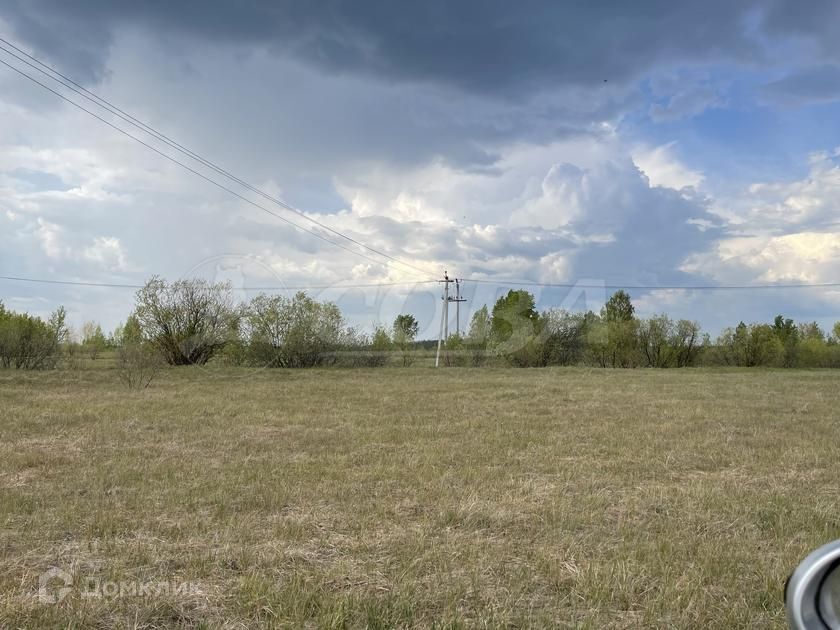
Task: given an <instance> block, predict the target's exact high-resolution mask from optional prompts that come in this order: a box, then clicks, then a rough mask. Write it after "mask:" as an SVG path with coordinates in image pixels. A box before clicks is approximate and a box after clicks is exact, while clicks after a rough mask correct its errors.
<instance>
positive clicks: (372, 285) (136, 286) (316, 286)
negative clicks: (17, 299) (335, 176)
mask: <svg viewBox="0 0 840 630" xmlns="http://www.w3.org/2000/svg"><path fill="white" fill-rule="evenodd" d="M0 280H10V281H13V282H29V283H36V284H58V285H66V286H73V287H100V288H105V289H142V288H144V287H145V286H146V285H144V284H120V283H110V282H83V281H75V280H46V279H43V278H22V277H19V276H0ZM435 282H437V281H436V280H416V281H412V282H371V283H367V284H364V283H363V284H314V285H306V286H302V285H289V286H273V287H272V286H264V287H233V290H235V291H307V290H314V289H370V288H376V287H398V286H410V285H415V284H434V283H435Z"/></svg>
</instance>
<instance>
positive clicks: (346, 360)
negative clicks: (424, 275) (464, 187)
mask: <svg viewBox="0 0 840 630" xmlns="http://www.w3.org/2000/svg"><path fill="white" fill-rule="evenodd" d="M65 322H66V312H65V311H64V309H63V308H60V309H58V310H57V311H56V312H55V313H53V314H52V315H51V317H49V318H48V319H47V320H46V321H44V320H42V319H40V318H37V317H34V316H32V315H28V314H25V313H15V312H13V311H9V310H7V309H5V308H4V307H3V306H2V303H0V366H2V367H7V368H21V369H45V368H53V367H56V366H57V365H58V363H59V361H60V360H61V359H62V358H72V357H73V356H77V355H79V354H84V355H87V356H89V358H91V359H94V360H95V359H96V358H97V357H98V356H100V355H101V353H102V352H104V351H106V350H113V351H115V352H116V353H117V358H118V361H119V363H120V365H121V366H123V367H124V368H125V371H126V377H125V378H126V380H128V381H130V382H129V385H131V386H134V385H139V386H145V385H144V383H145V384H146V385H147V384H148V382H147V379H148V380H151V376H153V374H154V372H155V370H156V367H157V366H159V365H161V364H169V365H204V364H207V363H209V362H211V361H213V362H214V363H216V362H218V363H223V364H229V365H240V366H261V367H285V368H307V367H317V366H327V365H340V366H348V367H379V366H383V365H386V364H395V365H402V366H409V365H411V364H412V363H413V362H414V361H415V360H416V358H417V357H418V355H421V354H423V352H426V353H428V352H430V351H431V350H432V348H433V347H434V346H433V344H430V343H429V342H418V341H417V339H416V337H417V334H418V331H419V326H418V322H417V319H416V318H415V317H414V315H412V314H410V313H402V314H400V315H398V316H397V317H396V318H395V320H394V321H393V322H392V323H391V325H389V326H384V325H378V326H376V327H375V328H374V330H373V331H372V332H370V333H367V332H364V331H361V330H359V329H358V328H355V327H353V326H349V325H348V324H347V323H346V321H345V319H344V316H343V315H342V313H341V310H340V309H339V307H338V306H337V305H336V304H335V303H332V302H326V301H325V302H322V301H318V300H316V299H314V298H312V297H310V296H309V295H307V294H306V293H304V292H299V293H296V294H295V295H293V296H284V295H266V294H260V295H257V296H256V297H254V298H253V299H251V300H250V301H249V302H247V303H240V302H238V301H237V300H235V299H234V297H233V291H232V289H231V287H230V285H228V284H225V283H210V282H207V281H205V280H201V279H191V280H178V281H176V282H172V283H168V282H166V281H165V280H163V279H161V278H158V277H154V278H152V279H151V280H149V281H148V282H147V283H146V284H145V286H144V287H143V288H142V289H140V290H139V291H138V292H137V293H136V296H135V306H134V310H133V311H132V313H131V314H130V315H129V317H128V318H127V319H126V321H125V323H124V324H121V325H120V326H118V327H117V328H116V329H115V330H114V331H113V332H111V333H110V334H108V335H106V334H105V333H104V332H103V331H102V328H101V326H99V325H98V324H96V323H95V322H87V323H85V324H84V325H83V326H82V329H81V334H80V335H78V336H76V338H72V337H71V334H70V331H69V330H68V328H67V326H66V323H65ZM443 363H444V364H445V365H448V366H466V365H471V366H482V365H513V366H519V367H541V366H550V365H589V366H597V367H603V368H607V367H611V368H637V367H652V368H677V367H691V366H723V365H731V366H743V367H757V366H767V367H840V322H838V324H835V326H834V328H833V330H832V331H830V333H826V332H825V331H823V330H822V329H821V328H820V327H819V326H818V325H817V324H816V322H810V323H800V324H796V323H795V322H794V321H793V320H792V319H789V318H784V317H783V316H781V315H779V316H778V317H776V318H775V320H774V321H773V322H772V323H752V324H745V323H744V322H740V323H739V324H738V325H737V326H735V327H732V328H727V329H725V330H724V331H723V332H722V333H721V334H720V335H719V336H718V337H717V338H716V339H711V338H710V336H709V335H708V334H707V333H704V332H703V331H702V330H701V328H700V326H699V324H697V323H696V322H693V321H689V320H685V319H680V320H677V321H674V320H672V319H671V318H670V317H668V316H667V315H665V314H661V315H655V316H653V317H649V318H640V317H637V316H636V313H635V308H634V306H633V303H632V301H631V299H630V296H629V295H628V294H627V293H626V292H625V291H618V292H616V293H614V294H613V295H612V296H611V297H610V298H609V300H608V301H607V303H606V304H605V305H604V307H603V308H602V309H601V310H600V312H598V313H595V312H593V311H588V312H585V313H580V312H569V311H565V310H560V309H548V310H544V311H541V312H540V311H538V310H537V308H536V304H535V299H534V296H533V295H532V294H531V293H529V292H528V291H525V290H511V291H508V292H507V294H505V295H503V296H502V297H500V298H499V299H498V300H497V301H496V303H495V304H494V305H493V307H492V309H488V307H487V306H483V307H482V308H480V309H478V310H477V311H476V312H475V313H474V314H473V316H472V319H471V321H470V325H469V328H468V331H467V332H466V334H464V335H463V336H459V335H453V336H451V337H450V338H449V339H448V340H447V341H446V343H445V345H444V347H443ZM129 368H134V369H133V370H130V369H129Z"/></svg>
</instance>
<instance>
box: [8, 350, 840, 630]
mask: <svg viewBox="0 0 840 630" xmlns="http://www.w3.org/2000/svg"><path fill="white" fill-rule="evenodd" d="M839 383H840V372H830V371H747V370H743V371H727V370H713V371H704V370H670V371H652V370H633V371H622V370H615V371H614V370H587V369H540V370H516V369H480V370H476V369H449V370H438V371H435V370H431V369H426V368H420V367H418V368H412V369H390V368H389V369H383V370H312V371H302V370H301V371H283V370H264V371H253V370H247V369H242V370H234V369H230V370H223V371H218V372H207V371H203V370H200V369H177V370H168V371H165V372H164V373H163V374H162V375H161V377H160V378H159V379H158V380H157V381H155V382H154V383H153V385H152V388H151V389H149V390H146V391H142V392H136V391H128V390H127V389H125V388H124V387H123V386H122V385H121V384H120V383H119V382H118V380H117V377H116V373H115V371H114V370H113V369H83V370H78V371H54V372H46V373H19V372H11V371H5V372H0V627H3V628H5V627H9V628H17V627H26V628H35V627H72V628H81V627H99V628H108V627H137V628H141V627H143V628H152V627H170V626H179V627H208V628H215V627H230V628H234V627H235V628H246V627H255V626H269V627H275V626H277V627H280V626H286V627H300V626H304V625H310V626H313V627H363V626H368V627H394V626H399V627H405V626H408V627H430V626H432V625H436V626H438V627H460V626H464V627H474V626H486V627H498V626H513V627H522V626H561V627H583V628H601V627H617V628H635V627H681V628H735V627H751V628H773V627H775V628H783V627H784V626H785V623H784V614H783V607H782V589H783V584H784V580H785V578H786V576H787V575H788V573H789V572H790V570H791V569H792V568H793V567H794V566H795V565H796V563H797V562H798V561H799V560H800V559H801V558H802V557H803V556H804V555H805V554H806V553H807V552H808V551H810V550H811V549H812V548H814V547H816V546H818V545H819V544H822V543H824V542H826V541H828V540H830V539H833V538H836V537H840V493H838V480H840V457H838V437H840V424H838V419H840V388H838V384H839ZM50 567H59V568H62V569H64V570H67V571H70V572H72V574H73V576H74V578H73V579H74V582H73V584H72V585H71V589H72V590H71V591H70V593H69V594H68V595H67V596H66V597H65V598H64V599H63V601H61V602H60V603H57V604H44V603H40V602H39V599H38V597H37V594H38V576H39V575H40V574H41V573H42V572H44V571H46V570H47V569H48V568H50ZM96 580H99V581H100V584H105V583H119V582H124V583H126V584H132V583H133V584H138V583H141V584H142V583H149V582H152V583H160V582H164V583H167V584H170V585H173V584H175V585H177V584H183V583H189V585H190V588H189V591H188V592H184V591H181V592H174V591H175V590H176V589H175V588H170V592H168V593H167V592H164V590H165V589H162V590H161V591H160V592H158V593H157V594H155V593H152V594H151V595H150V594H148V593H147V594H145V595H132V594H131V592H130V591H129V592H127V593H126V592H124V593H123V596H122V597H94V598H85V597H82V593H83V592H84V591H85V589H88V590H90V589H91V588H93V587H95V584H96ZM54 586H55V581H53V582H51V583H50V587H51V589H50V591H49V593H53V591H54V588H53V587H54ZM181 588H185V587H183V586H182V587H181Z"/></svg>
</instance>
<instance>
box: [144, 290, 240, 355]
mask: <svg viewBox="0 0 840 630" xmlns="http://www.w3.org/2000/svg"><path fill="white" fill-rule="evenodd" d="M135 302H136V306H135V310H134V315H135V317H136V318H137V321H138V322H139V323H140V328H141V330H142V331H143V338H145V339H147V340H148V341H149V342H151V343H152V345H153V346H155V347H156V348H157V349H158V351H159V352H160V354H161V356H163V358H164V359H165V360H166V362H167V363H169V364H170V365H191V364H199V365H201V364H204V363H207V361H209V360H210V359H211V358H212V357H213V355H214V354H216V353H217V352H218V351H219V350H221V349H222V348H223V347H224V345H225V343H227V342H228V340H229V339H230V338H231V337H232V336H233V335H235V334H236V331H237V330H238V323H239V318H240V312H239V309H238V307H237V306H236V305H235V304H234V301H233V296H232V292H231V287H230V284H228V283H217V284H211V283H209V282H207V281H206V280H202V279H191V280H178V281H176V282H173V283H171V284H168V283H167V282H166V281H164V280H162V279H161V278H158V277H154V278H152V279H151V280H149V281H148V282H147V283H146V285H145V286H144V287H143V288H142V289H140V290H139V291H138V292H137V295H136V297H135Z"/></svg>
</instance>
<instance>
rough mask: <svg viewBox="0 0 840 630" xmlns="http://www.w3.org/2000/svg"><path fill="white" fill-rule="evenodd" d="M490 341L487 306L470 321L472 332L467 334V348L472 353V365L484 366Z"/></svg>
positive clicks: (474, 314)
mask: <svg viewBox="0 0 840 630" xmlns="http://www.w3.org/2000/svg"><path fill="white" fill-rule="evenodd" d="M489 341H490V313H489V312H488V310H487V305H486V304H485V305H484V306H482V307H481V308H480V309H478V310H477V311H476V312H475V313H473V316H472V319H471V320H470V330H469V333H468V334H467V339H466V346H467V349H468V350H469V352H470V358H471V360H472V364H473V365H475V366H480V365H484V362H485V361H486V360H487V345H488V343H489Z"/></svg>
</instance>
